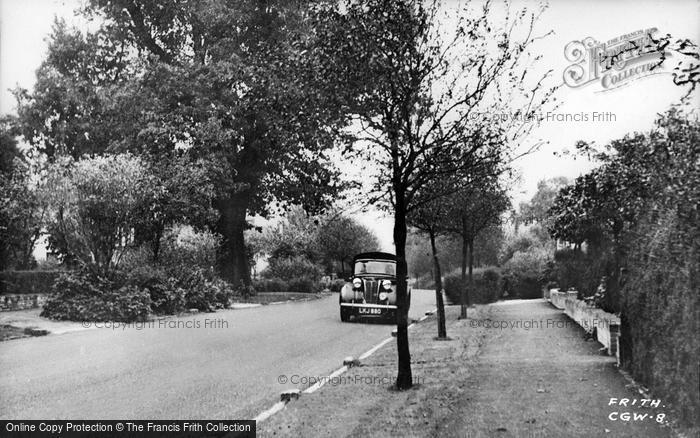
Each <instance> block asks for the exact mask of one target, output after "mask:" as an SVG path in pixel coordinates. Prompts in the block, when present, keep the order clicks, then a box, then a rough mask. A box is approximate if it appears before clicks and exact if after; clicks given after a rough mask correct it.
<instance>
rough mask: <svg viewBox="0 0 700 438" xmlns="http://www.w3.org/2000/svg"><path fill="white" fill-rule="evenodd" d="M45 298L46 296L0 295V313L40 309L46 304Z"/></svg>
mask: <svg viewBox="0 0 700 438" xmlns="http://www.w3.org/2000/svg"><path fill="white" fill-rule="evenodd" d="M46 298H47V295H46V294H11V295H0V312H9V311H11V310H25V309H33V308H36V307H41V306H43V305H44V303H45V302H46Z"/></svg>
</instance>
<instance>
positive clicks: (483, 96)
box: [318, 0, 552, 389]
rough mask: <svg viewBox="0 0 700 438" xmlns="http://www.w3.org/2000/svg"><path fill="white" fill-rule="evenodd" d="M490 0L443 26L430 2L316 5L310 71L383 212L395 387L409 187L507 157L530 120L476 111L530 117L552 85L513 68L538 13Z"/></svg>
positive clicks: (402, 381)
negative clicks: (387, 219) (393, 281)
mask: <svg viewBox="0 0 700 438" xmlns="http://www.w3.org/2000/svg"><path fill="white" fill-rule="evenodd" d="M491 6H492V4H490V3H489V4H487V5H486V6H485V7H483V8H481V9H476V8H475V9H474V10H467V11H460V13H459V14H458V18H457V25H456V26H455V27H454V34H452V35H447V36H446V35H444V32H441V30H440V27H439V26H438V23H439V19H438V18H437V14H438V11H439V8H438V6H437V3H436V2H433V3H427V4H426V3H424V2H423V1H418V0H405V1H396V2H385V1H381V0H364V1H359V2H355V1H349V2H346V4H345V5H344V8H342V9H340V10H336V9H328V10H325V11H324V12H323V13H322V14H320V20H319V21H320V25H319V26H318V27H319V31H318V32H319V35H320V38H319V42H320V44H321V48H320V50H321V51H322V53H323V56H322V61H323V62H322V63H321V72H322V74H323V76H324V77H329V78H332V81H333V83H335V84H336V85H335V87H336V88H335V89H334V91H335V92H336V93H337V95H338V96H340V97H341V98H344V100H345V101H344V104H345V105H346V106H347V108H348V111H349V113H350V114H352V115H353V122H354V124H353V126H354V127H355V128H356V129H357V130H358V131H359V135H356V136H355V140H357V141H354V142H351V144H350V148H349V149H348V152H349V153H350V155H351V156H355V157H359V158H363V159H365V160H367V161H369V162H371V163H372V164H373V166H374V167H375V168H376V169H378V171H377V172H376V175H375V180H374V182H375V184H374V192H375V193H374V195H375V196H374V199H375V200H377V201H381V202H382V203H383V205H385V206H386V207H387V208H390V209H392V210H393V212H394V219H395V221H394V222H395V225H394V244H395V246H396V256H397V262H398V266H397V278H398V285H397V305H398V312H397V346H398V354H399V361H398V362H399V363H398V366H399V372H398V376H397V381H396V385H397V387H398V388H400V389H405V388H408V387H410V386H411V384H412V383H411V381H412V378H411V369H410V353H409V348H408V338H407V331H406V327H407V310H408V307H407V303H406V297H407V289H406V281H405V277H406V274H407V269H406V254H405V244H406V234H407V231H406V230H407V229H406V217H407V215H408V214H409V212H410V211H411V210H412V209H415V208H417V207H419V205H418V203H416V198H417V193H418V192H419V191H420V190H421V188H422V187H423V186H425V185H426V184H428V183H429V182H431V181H435V180H438V179H440V178H442V177H445V176H450V177H454V176H455V175H460V174H467V175H468V174H470V173H472V174H473V173H475V169H477V168H479V167H481V166H483V165H484V164H485V163H489V164H490V163H499V162H502V161H503V160H507V159H508V155H509V154H508V153H507V150H506V148H505V146H506V144H507V141H508V140H513V139H522V135H524V134H526V133H527V132H528V131H529V130H530V129H531V127H532V124H531V123H527V122H525V123H516V124H513V125H512V126H507V127H506V126H501V125H498V124H497V123H477V122H475V120H474V114H475V113H476V114H478V113H481V114H486V113H497V112H503V113H511V114H516V113H517V114H519V115H522V116H525V117H522V119H523V120H529V119H528V117H527V115H530V114H531V112H532V111H536V110H538V109H539V108H540V107H541V105H542V104H543V103H544V102H546V101H547V99H548V97H549V96H550V95H551V92H552V90H551V89H546V87H545V85H543V84H544V81H545V80H546V77H547V75H548V74H546V73H545V75H544V77H540V78H535V79H534V81H532V80H531V78H530V76H531V75H528V74H527V73H528V71H527V70H526V69H524V62H527V61H529V60H530V59H528V58H529V47H530V46H531V43H532V42H533V41H534V39H535V37H534V35H533V28H532V25H533V23H534V21H535V20H536V15H537V13H533V14H528V13H527V11H519V12H518V13H515V14H513V15H511V14H510V11H506V13H505V14H504V16H505V22H500V23H499V22H497V21H498V19H495V18H494V17H497V16H498V15H499V14H498V11H494V10H492V9H491ZM505 9H508V6H507V5H506V8H505ZM461 12H464V13H461ZM521 25H522V26H521ZM516 31H522V32H521V34H518V33H517V32H516ZM324 56H325V58H324ZM526 87H527V89H526ZM516 95H517V96H521V98H520V99H518V98H517V97H516ZM530 121H531V120H530ZM440 195H441V196H442V195H445V194H444V193H441V194H440ZM429 201H430V199H429V197H424V198H423V201H422V202H426V203H427V202H429Z"/></svg>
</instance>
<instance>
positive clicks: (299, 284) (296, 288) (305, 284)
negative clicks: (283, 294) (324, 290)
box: [287, 277, 321, 293]
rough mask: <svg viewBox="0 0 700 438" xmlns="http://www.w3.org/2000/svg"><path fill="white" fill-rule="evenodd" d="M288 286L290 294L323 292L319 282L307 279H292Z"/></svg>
mask: <svg viewBox="0 0 700 438" xmlns="http://www.w3.org/2000/svg"><path fill="white" fill-rule="evenodd" d="M287 284H288V285H289V291H288V292H303V293H316V292H319V291H320V290H321V286H320V285H319V283H318V281H314V280H312V279H310V278H305V277H295V278H292V279H291V280H289V282H288V283H287Z"/></svg>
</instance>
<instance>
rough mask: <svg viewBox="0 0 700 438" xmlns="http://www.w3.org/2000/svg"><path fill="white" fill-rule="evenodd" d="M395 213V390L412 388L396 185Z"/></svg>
mask: <svg viewBox="0 0 700 438" xmlns="http://www.w3.org/2000/svg"><path fill="white" fill-rule="evenodd" d="M395 188H396V189H397V190H395V191H396V211H395V212H394V245H395V246H396V305H397V310H396V347H397V350H398V354H399V369H398V375H397V376H396V388H397V389H408V388H410V387H411V386H413V375H412V373H411V353H410V351H409V348H408V284H407V282H406V276H407V275H408V267H407V264H406V233H407V230H406V204H405V196H404V195H405V194H404V192H403V190H401V189H399V188H398V187H397V186H396V185H395Z"/></svg>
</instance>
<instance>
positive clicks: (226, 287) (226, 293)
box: [179, 269, 235, 312]
mask: <svg viewBox="0 0 700 438" xmlns="http://www.w3.org/2000/svg"><path fill="white" fill-rule="evenodd" d="M179 284H180V286H181V287H182V288H183V289H184V290H185V305H186V306H187V308H189V309H198V310H201V311H204V312H213V311H215V310H216V309H222V308H228V307H229V306H230V304H231V300H232V299H233V297H234V295H235V292H234V290H233V288H232V287H231V285H230V284H228V283H227V282H225V281H224V280H221V279H219V278H216V277H213V276H210V275H208V274H207V272H206V271H204V270H202V269H199V270H196V271H194V272H192V273H191V274H190V275H189V276H188V277H187V278H186V279H185V280H183V281H181V282H180V283H179Z"/></svg>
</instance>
